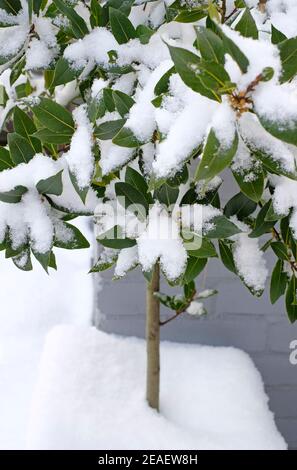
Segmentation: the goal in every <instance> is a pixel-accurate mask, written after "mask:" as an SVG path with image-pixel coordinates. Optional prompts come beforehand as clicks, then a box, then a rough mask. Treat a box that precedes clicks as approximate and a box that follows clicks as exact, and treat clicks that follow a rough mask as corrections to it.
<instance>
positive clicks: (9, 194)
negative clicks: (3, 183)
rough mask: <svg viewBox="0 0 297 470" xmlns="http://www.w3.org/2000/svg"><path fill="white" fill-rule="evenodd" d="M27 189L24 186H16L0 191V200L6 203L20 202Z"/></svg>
mask: <svg viewBox="0 0 297 470" xmlns="http://www.w3.org/2000/svg"><path fill="white" fill-rule="evenodd" d="M27 191H28V189H27V188H25V187H24V186H16V187H15V188H14V189H12V190H11V191H5V192H2V193H0V201H2V202H6V203H8V204H16V203H17V202H20V201H21V199H22V196H23V194H25V193H26V192H27Z"/></svg>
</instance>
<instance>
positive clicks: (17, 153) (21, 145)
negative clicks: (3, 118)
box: [7, 132, 35, 165]
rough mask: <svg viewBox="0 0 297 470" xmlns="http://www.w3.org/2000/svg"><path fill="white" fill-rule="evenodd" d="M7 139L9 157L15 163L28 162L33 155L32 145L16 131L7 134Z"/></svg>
mask: <svg viewBox="0 0 297 470" xmlns="http://www.w3.org/2000/svg"><path fill="white" fill-rule="evenodd" d="M7 141H8V146H9V150H10V155H11V159H12V161H13V162H14V163H15V164H16V165H18V164H19V163H28V162H29V161H30V160H31V159H32V158H33V157H34V155H35V151H34V149H33V148H32V146H31V145H30V144H29V142H28V141H27V140H26V139H25V138H24V137H22V136H21V135H19V134H17V133H16V132H12V133H11V134H8V136H7Z"/></svg>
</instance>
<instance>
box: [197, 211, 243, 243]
mask: <svg viewBox="0 0 297 470" xmlns="http://www.w3.org/2000/svg"><path fill="white" fill-rule="evenodd" d="M211 224H212V225H214V227H213V228H211V229H210V230H208V231H207V232H206V233H205V236H206V237H207V238H220V239H221V238H228V237H232V236H233V235H236V234H237V233H240V232H241V230H240V229H239V228H238V227H237V225H235V224H234V223H233V222H231V220H228V219H227V217H225V216H224V215H218V216H216V217H214V218H213V219H211Z"/></svg>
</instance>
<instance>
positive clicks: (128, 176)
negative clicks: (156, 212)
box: [125, 166, 153, 204]
mask: <svg viewBox="0 0 297 470" xmlns="http://www.w3.org/2000/svg"><path fill="white" fill-rule="evenodd" d="M125 182H126V183H129V184H130V185H131V186H133V187H134V188H136V189H137V190H138V191H139V192H140V193H142V194H143V196H144V197H145V198H146V200H147V202H148V203H149V204H152V202H153V199H152V196H151V194H150V193H149V192H148V185H147V182H146V180H145V179H144V177H143V176H142V175H141V174H140V173H138V171H136V170H134V168H131V167H130V166H128V167H127V168H126V173H125Z"/></svg>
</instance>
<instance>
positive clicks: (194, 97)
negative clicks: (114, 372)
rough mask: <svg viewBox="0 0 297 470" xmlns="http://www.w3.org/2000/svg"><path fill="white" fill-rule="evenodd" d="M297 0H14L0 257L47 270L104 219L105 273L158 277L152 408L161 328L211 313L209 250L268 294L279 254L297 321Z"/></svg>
mask: <svg viewBox="0 0 297 470" xmlns="http://www.w3.org/2000/svg"><path fill="white" fill-rule="evenodd" d="M294 3H295V2H292V1H290V0H267V1H263V0H262V1H257V0H246V1H244V0H236V1H233V0H197V1H195V0H176V1H174V0H156V1H148V0H147V1H146V0H123V1H122V0H106V1H101V2H100V1H98V0H91V1H85V2H82V1H75V0H67V1H61V0H53V1H47V0H31V1H24V0H0V26H1V29H0V61H1V62H0V74H1V75H0V126H1V128H2V131H3V137H4V139H5V138H6V137H5V136H7V142H6V141H5V140H4V141H3V145H2V147H0V170H1V171H0V201H1V202H0V237H1V240H0V241H1V249H2V250H5V255H6V257H7V258H11V259H12V261H13V262H14V263H15V265H16V266H17V267H18V268H20V269H22V270H24V271H26V270H30V269H32V263H31V254H33V256H34V257H35V258H36V259H37V260H38V261H39V262H40V263H41V265H42V266H43V268H44V269H45V270H46V271H48V269H49V268H56V260H55V254H54V249H55V247H60V248H65V249H76V248H84V247H87V246H88V242H87V240H86V239H85V238H84V236H83V235H82V234H81V233H80V232H79V231H78V229H77V228H76V227H75V225H73V224H72V223H71V220H72V219H74V218H75V217H77V216H81V215H88V216H89V215H95V217H94V220H95V222H96V231H97V238H98V241H99V243H100V245H102V251H101V253H100V257H99V259H98V261H97V262H96V264H95V266H94V267H93V268H92V270H91V271H92V272H98V271H102V270H104V269H108V268H110V267H112V266H113V265H114V274H115V278H117V279H119V278H122V277H123V276H124V275H125V274H126V273H127V272H128V271H129V270H131V269H133V268H135V267H137V266H140V268H141V271H142V272H143V274H144V276H145V278H146V280H147V286H148V287H147V350H148V364H147V400H148V402H149V404H150V405H151V406H152V407H153V408H156V409H158V407H159V339H160V326H162V325H165V324H166V323H168V321H171V320H172V319H174V318H176V317H178V316H180V315H182V314H184V313H188V314H191V315H197V316H199V315H202V314H205V313H206V312H205V309H204V307H203V299H204V298H206V297H208V296H209V295H213V294H215V292H214V291H212V290H203V289H201V287H200V284H199V282H197V285H196V278H197V277H198V276H199V275H200V274H201V273H202V272H203V271H204V269H205V267H206V266H207V262H208V260H209V258H215V257H216V258H218V262H220V261H221V262H222V263H223V264H224V265H225V267H226V268H227V269H229V270H230V271H232V272H233V273H234V275H237V276H239V277H240V279H241V280H242V281H243V283H244V284H245V285H246V286H247V288H248V289H249V290H250V291H251V293H252V294H254V295H256V296H260V295H261V294H262V292H263V290H264V287H265V282H266V278H267V276H268V274H269V273H268V270H267V267H266V264H265V258H264V254H265V252H266V251H268V250H270V251H273V252H274V254H275V255H276V264H275V267H274V269H273V272H272V273H271V284H270V296H271V302H272V303H274V302H276V301H277V300H278V299H279V298H280V297H281V296H284V298H285V305H286V310H287V313H288V317H289V320H290V321H291V322H294V321H295V320H296V319H297V299H296V287H297V286H296V270H297V264H296V260H297V245H296V243H297V172H296V155H297V152H296V146H297V85H296V83H297V82H296V73H297V37H296V36H297V6H296V5H295V6H294ZM223 170H224V171H225V173H226V172H229V173H231V174H232V175H233V177H234V181H235V182H236V185H237V191H236V192H235V194H234V195H233V197H232V198H231V199H230V200H229V201H228V202H227V204H225V205H224V206H222V205H221V202H220V194H221V192H222V191H224V182H223V179H224V174H225V173H223V175H222V174H221V173H222V171H223ZM219 260H220V261H219ZM160 272H161V273H162V275H163V276H164V277H165V279H166V280H167V281H168V283H169V285H170V286H180V288H181V290H182V293H181V294H179V295H172V294H170V293H166V294H163V293H161V292H160V291H159V283H160ZM198 281H199V279H198ZM160 303H162V304H163V305H165V306H166V307H169V308H170V309H172V310H173V311H174V313H173V314H172V316H169V317H168V318H165V319H160V311H159V309H160Z"/></svg>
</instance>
